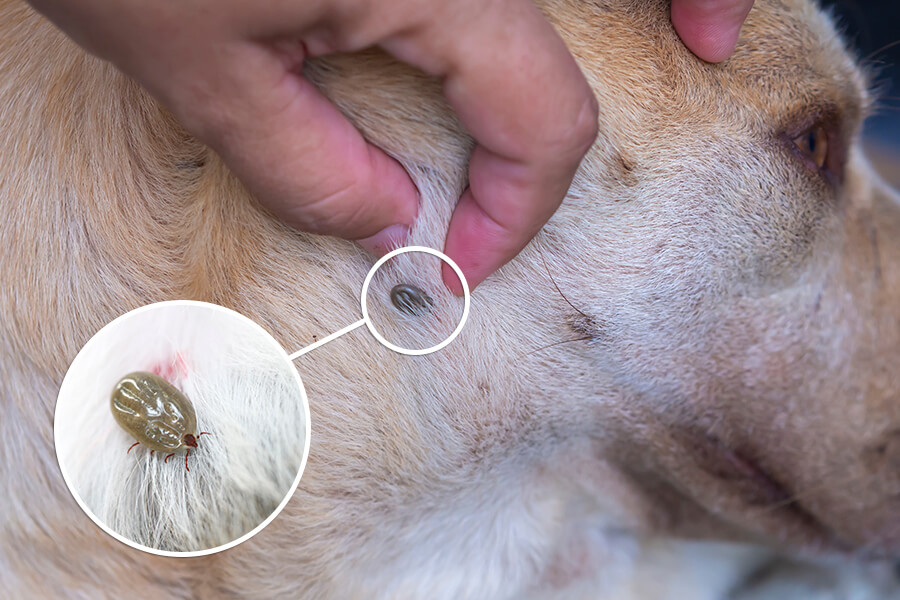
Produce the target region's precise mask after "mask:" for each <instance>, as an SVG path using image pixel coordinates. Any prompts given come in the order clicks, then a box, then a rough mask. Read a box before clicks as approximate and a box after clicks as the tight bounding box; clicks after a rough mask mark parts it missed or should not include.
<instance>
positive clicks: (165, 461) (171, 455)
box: [163, 452, 175, 463]
mask: <svg viewBox="0 0 900 600" xmlns="http://www.w3.org/2000/svg"><path fill="white" fill-rule="evenodd" d="M173 456H175V453H174V452H173V453H172V454H170V455H168V456H167V457H166V460H164V461H163V462H164V463H167V462H169V459H170V458H172V457H173Z"/></svg>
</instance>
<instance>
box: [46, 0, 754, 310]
mask: <svg viewBox="0 0 900 600" xmlns="http://www.w3.org/2000/svg"><path fill="white" fill-rule="evenodd" d="M31 3H32V4H33V5H34V6H35V8H37V9H38V10H40V11H41V12H43V13H44V14H45V15H46V16H48V17H49V18H50V19H51V20H52V21H54V22H55V23H56V24H57V25H58V26H59V27H60V28H62V29H63V30H64V31H65V32H66V33H67V34H68V35H69V36H70V37H72V38H73V39H74V40H75V41H76V42H78V43H79V44H81V45H82V46H84V47H85V48H86V49H87V50H89V51H90V52H92V53H94V54H96V55H98V56H100V57H101V58H104V59H107V60H109V61H111V62H112V63H114V64H115V65H116V66H118V67H119V68H120V69H122V70H123V71H124V72H126V73H127V74H129V75H130V76H132V77H134V78H135V79H136V80H137V81H139V82H140V83H141V84H142V85H143V86H144V87H145V88H146V89H147V90H148V91H149V92H150V93H151V94H153V95H154V96H155V97H156V98H157V99H158V100H159V101H161V102H162V103H163V104H164V105H165V106H167V107H168V108H169V109H170V110H171V111H172V113H173V114H174V115H175V116H176V118H178V119H179V120H180V121H181V122H182V124H183V125H184V126H185V127H186V128H187V129H188V130H189V131H190V132H191V133H193V134H194V135H196V136H197V137H198V138H199V139H200V140H201V141H203V142H205V143H206V144H208V145H209V146H210V147H212V148H213V149H214V150H215V151H216V152H218V153H219V155H220V156H221V157H222V158H223V160H224V161H225V162H226V163H227V164H228V166H229V167H230V168H231V169H232V170H233V171H234V173H235V174H236V175H237V176H238V177H239V178H240V179H241V180H242V181H243V182H244V184H245V185H246V186H247V187H248V189H249V190H250V191H251V192H253V194H254V195H255V196H256V198H257V199H258V200H259V201H260V203H261V204H263V205H264V206H265V207H267V208H268V209H269V210H270V211H271V212H272V213H274V214H275V215H276V216H277V217H279V218H281V219H282V220H284V221H285V222H286V223H288V224H289V225H291V226H293V227H296V228H297V229H300V230H303V231H309V232H313V233H319V234H328V235H335V236H339V237H343V238H346V239H353V240H359V242H360V243H361V244H362V245H363V246H364V247H365V248H367V249H369V250H370V251H372V252H373V253H376V254H383V253H384V252H386V251H387V250H389V249H390V248H391V247H393V246H398V245H402V244H403V243H404V242H405V241H406V234H407V232H408V230H409V227H410V226H412V224H413V222H414V221H415V218H416V214H417V212H418V202H419V199H418V192H417V190H416V187H415V185H414V184H413V182H412V181H411V180H410V178H409V176H408V174H407V173H406V172H405V171H404V169H403V168H402V167H401V166H400V164H399V163H397V162H396V161H395V160H394V159H392V158H391V157H389V156H388V155H387V154H385V153H384V152H383V151H382V150H380V149H378V148H376V147H375V146H373V145H371V144H369V143H367V141H366V140H365V139H364V138H363V137H362V135H361V134H360V133H359V132H358V131H357V130H356V129H355V128H354V127H353V126H352V125H351V124H350V122H349V121H347V120H346V119H345V118H344V117H343V115H342V114H341V113H340V112H339V111H338V110H337V109H336V108H335V107H334V106H333V105H332V104H331V103H330V102H328V100H327V99H326V98H324V97H323V96H322V95H321V94H320V93H319V92H318V91H317V90H316V88H315V87H314V86H313V85H312V84H310V83H309V82H308V81H307V80H306V79H304V78H303V76H302V73H301V69H302V65H303V61H304V60H305V59H307V58H309V57H313V56H320V55H324V54H329V53H331V52H338V51H341V52H349V51H354V50H359V49H362V48H366V47H370V46H379V47H381V48H382V49H384V50H386V51H387V52H389V53H390V54H392V55H394V56H395V57H397V58H398V59H400V60H402V61H405V62H407V63H409V64H412V65H414V66H416V67H418V68H420V69H422V70H424V71H425V72H427V73H429V74H431V75H434V76H436V77H438V78H440V79H441V81H442V82H443V90H444V94H445V95H446V97H447V99H448V100H449V102H450V104H451V106H452V107H453V109H454V110H455V111H456V113H457V115H458V116H459V118H460V120H461V121H462V123H463V124H464V125H465V127H466V128H467V130H468V131H469V133H471V135H472V136H473V137H474V138H475V140H476V142H477V146H476V147H475V150H474V152H473V154H472V157H471V159H470V162H469V187H468V189H466V191H465V192H464V193H463V196H462V197H461V198H460V200H459V203H458V204H457V206H456V209H455V211H454V213H453V217H452V219H451V221H450V226H449V230H448V232H447V237H446V241H445V247H444V251H445V252H446V254H447V255H448V256H450V258H452V259H454V260H455V261H456V262H457V263H458V264H459V266H460V268H461V269H462V270H463V273H464V274H465V275H466V278H467V280H468V283H469V286H470V287H471V288H474V287H475V286H476V285H478V284H479V283H481V282H482V281H483V280H484V279H485V278H487V277H488V276H489V275H490V274H492V273H493V272H494V271H496V270H497V269H498V268H500V267H501V266H502V265H504V264H505V263H506V262H508V261H509V260H511V259H512V258H513V257H515V255H516V254H518V253H519V252H520V251H521V250H522V249H523V248H524V247H525V246H526V245H527V244H528V242H529V241H530V240H531V239H532V238H533V237H534V236H535V235H536V234H537V233H538V231H539V230H540V229H541V227H543V225H544V224H545V223H546V222H547V221H548V220H549V219H550V217H551V216H552V215H553V213H554V212H555V211H556V209H557V208H558V207H559V205H560V203H561V202H562V200H563V198H564V197H565V194H566V191H567V190H568V188H569V185H570V184H571V181H572V177H573V176H574V174H575V171H576V169H577V168H578V165H579V163H580V162H581V159H582V158H583V157H584V154H585V153H586V152H587V150H588V148H589V147H590V145H591V143H592V142H593V140H594V138H595V136H596V132H597V123H598V109H597V103H596V100H595V99H594V96H593V94H592V92H591V90H590V87H589V86H588V84H587V82H586V80H585V78H584V76H583V75H582V73H581V71H580V70H579V67H578V65H577V64H576V62H575V59H574V58H573V57H572V55H571V54H570V53H569V51H568V50H567V48H566V46H565V45H564V43H563V42H562V40H561V38H560V37H559V35H558V34H557V33H556V31H555V30H554V29H553V27H552V26H551V25H550V23H549V22H548V21H547V20H546V19H545V18H544V17H543V15H542V14H541V13H540V12H539V11H538V10H537V9H536V8H535V6H534V5H533V4H532V3H531V0H454V1H453V2H447V0H302V1H301V0H294V1H292V0H256V1H253V2H249V1H246V0H243V1H242V0H191V1H173V0H165V1H163V0H161V1H158V2H145V1H142V0H32V2H31ZM752 4H753V0H673V3H672V21H673V24H674V25H675V28H676V30H677V31H678V33H679V34H680V35H681V37H682V39H683V40H684V42H685V44H686V45H687V46H688V48H690V49H691V50H692V51H693V52H694V53H695V54H696V55H697V56H699V57H700V58H701V59H703V60H707V61H710V62H719V61H722V60H725V59H726V58H727V57H728V56H729V55H730V54H731V52H732V51H733V49H734V46H735V44H736V42H737V38H738V33H739V31H740V27H741V25H742V24H743V21H744V19H745V17H746V15H747V13H748V12H749V10H750V7H751V6H752ZM444 267H445V268H444V271H443V277H444V282H445V283H446V285H447V286H448V287H449V288H450V289H451V290H452V291H453V292H454V293H457V294H460V293H461V292H462V288H461V285H460V282H459V280H458V279H457V277H456V275H455V274H454V273H453V271H452V270H451V269H450V268H449V267H448V266H447V265H444Z"/></svg>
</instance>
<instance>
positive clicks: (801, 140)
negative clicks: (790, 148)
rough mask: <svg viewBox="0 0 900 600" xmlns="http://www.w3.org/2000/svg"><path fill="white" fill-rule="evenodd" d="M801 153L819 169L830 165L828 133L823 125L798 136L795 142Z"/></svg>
mask: <svg viewBox="0 0 900 600" xmlns="http://www.w3.org/2000/svg"><path fill="white" fill-rule="evenodd" d="M793 142H794V144H795V145H796V146H797V148H799V149H800V152H801V153H802V154H803V156H805V157H806V158H807V159H809V160H810V161H811V162H812V163H813V164H814V165H815V166H816V168H817V169H824V168H826V166H827V164H828V131H827V130H826V129H825V127H824V126H822V125H815V126H813V127H812V128H811V129H808V130H806V131H804V132H803V133H801V134H800V135H798V136H797V137H795V138H794V140H793Z"/></svg>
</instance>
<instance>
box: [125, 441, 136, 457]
mask: <svg viewBox="0 0 900 600" xmlns="http://www.w3.org/2000/svg"><path fill="white" fill-rule="evenodd" d="M138 444H140V442H135V443H133V444H132V445H131V446H129V448H128V450H126V451H125V454H128V453H130V452H131V449H132V448H134V447H135V446H137V445H138Z"/></svg>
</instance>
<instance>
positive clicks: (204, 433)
mask: <svg viewBox="0 0 900 600" xmlns="http://www.w3.org/2000/svg"><path fill="white" fill-rule="evenodd" d="M201 435H212V434H211V433H210V432H208V431H201V432H200V433H198V434H197V437H200V436H201Z"/></svg>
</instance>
